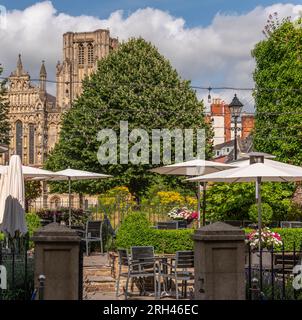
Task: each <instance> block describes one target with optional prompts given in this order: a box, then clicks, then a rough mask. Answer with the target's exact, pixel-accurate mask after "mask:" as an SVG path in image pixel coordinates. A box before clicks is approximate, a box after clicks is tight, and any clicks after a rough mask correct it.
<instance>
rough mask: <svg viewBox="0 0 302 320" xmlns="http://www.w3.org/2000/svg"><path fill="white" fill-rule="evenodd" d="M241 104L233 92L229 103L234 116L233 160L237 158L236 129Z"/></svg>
mask: <svg viewBox="0 0 302 320" xmlns="http://www.w3.org/2000/svg"><path fill="white" fill-rule="evenodd" d="M242 107H243V104H242V103H241V102H240V101H239V99H238V98H237V95H236V94H235V96H234V98H233V100H232V102H231V103H230V104H229V108H230V112H231V116H232V117H233V118H234V160H237V131H238V127H237V125H238V118H239V116H240V113H241V110H242Z"/></svg>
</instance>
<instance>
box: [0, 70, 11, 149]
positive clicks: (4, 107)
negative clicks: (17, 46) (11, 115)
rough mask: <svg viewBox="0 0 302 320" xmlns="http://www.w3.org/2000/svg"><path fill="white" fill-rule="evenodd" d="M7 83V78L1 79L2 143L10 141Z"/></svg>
mask: <svg viewBox="0 0 302 320" xmlns="http://www.w3.org/2000/svg"><path fill="white" fill-rule="evenodd" d="M2 72H3V68H2V67H1V65H0V75H1V74H2ZM5 84H6V81H5V80H0V143H1V144H8V143H9V129H10V124H9V121H8V109H9V105H8V102H7V101H6V99H5V97H4V95H5V92H6V88H5Z"/></svg>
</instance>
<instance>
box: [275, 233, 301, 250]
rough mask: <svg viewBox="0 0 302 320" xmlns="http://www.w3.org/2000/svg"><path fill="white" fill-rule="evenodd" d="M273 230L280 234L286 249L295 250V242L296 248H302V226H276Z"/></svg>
mask: <svg viewBox="0 0 302 320" xmlns="http://www.w3.org/2000/svg"><path fill="white" fill-rule="evenodd" d="M272 230H273V231H274V232H277V233H279V234H280V236H281V239H282V241H283V242H284V249H285V251H286V250H288V251H293V250H294V244H295V246H296V250H302V228H274V229H272Z"/></svg>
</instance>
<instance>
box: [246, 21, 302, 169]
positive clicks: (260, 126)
mask: <svg viewBox="0 0 302 320" xmlns="http://www.w3.org/2000/svg"><path fill="white" fill-rule="evenodd" d="M265 34H266V39H265V40H263V41H260V42H259V43H257V44H256V46H255V48H254V50H253V51H252V55H253V57H254V58H255V60H256V68H255V71H254V80H255V84H256V89H257V90H256V92H255V102H256V115H255V116H256V117H255V120H256V121H255V132H254V141H253V144H254V147H255V149H256V150H258V151H262V152H268V153H270V154H274V155H275V156H277V160H280V161H284V162H287V163H292V164H296V165H301V164H302V149H301V143H302V130H301V129H302V113H301V100H302V91H301V90H296V89H297V88H301V87H302V77H301V73H302V56H301V39H302V28H301V18H300V19H298V20H297V21H296V22H291V21H289V19H285V20H283V21H282V22H279V20H278V18H276V17H272V16H270V20H269V25H268V26H267V27H266V32H265ZM263 88H265V89H263Z"/></svg>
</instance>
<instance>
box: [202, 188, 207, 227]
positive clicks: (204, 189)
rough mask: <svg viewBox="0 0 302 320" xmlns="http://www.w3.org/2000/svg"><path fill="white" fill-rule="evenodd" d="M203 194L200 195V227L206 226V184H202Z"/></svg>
mask: <svg viewBox="0 0 302 320" xmlns="http://www.w3.org/2000/svg"><path fill="white" fill-rule="evenodd" d="M202 185H203V190H202V191H203V193H202V225H203V226H205V225H206V192H207V191H206V186H207V183H206V182H203V184H202Z"/></svg>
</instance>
